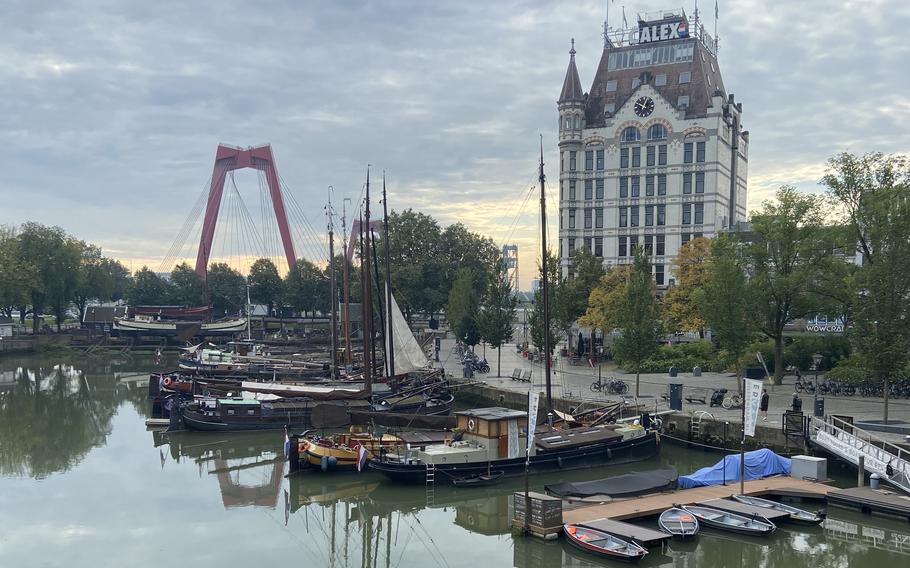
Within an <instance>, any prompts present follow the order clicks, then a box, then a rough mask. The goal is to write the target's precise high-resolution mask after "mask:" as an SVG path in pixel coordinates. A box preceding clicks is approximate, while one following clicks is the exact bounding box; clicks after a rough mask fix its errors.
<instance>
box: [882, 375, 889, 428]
mask: <svg viewBox="0 0 910 568" xmlns="http://www.w3.org/2000/svg"><path fill="white" fill-rule="evenodd" d="M882 384H883V386H884V387H885V388H884V401H885V408H884V410H885V412H884V415H883V416H882V421H883V422H884V423H885V424H887V423H888V378H887V377H885V379H884V381H882Z"/></svg>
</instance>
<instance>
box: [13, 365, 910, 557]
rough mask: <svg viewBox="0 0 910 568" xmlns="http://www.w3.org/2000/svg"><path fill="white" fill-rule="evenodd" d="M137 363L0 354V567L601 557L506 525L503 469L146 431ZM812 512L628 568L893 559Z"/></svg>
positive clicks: (896, 533) (279, 436)
mask: <svg viewBox="0 0 910 568" xmlns="http://www.w3.org/2000/svg"><path fill="white" fill-rule="evenodd" d="M153 367H154V364H153V361H152V357H151V356H150V355H147V354H142V355H135V356H109V355H104V356H94V357H89V356H83V355H73V354H69V353H61V354H57V355H42V356H30V357H19V358H4V359H0V567H32V566H35V567H55V566H66V567H67V568H83V567H98V566H131V567H146V566H167V565H174V566H193V567H194V568H201V567H208V566H213V567H214V566H218V567H233V566H237V567H241V566H242V567H257V566H332V567H336V566H337V567H347V566H351V567H373V566H375V567H386V568H392V567H407V566H415V567H416V566H420V567H421V568H428V567H435V566H439V567H445V568H458V567H472V568H477V567H481V566H483V567H487V566H517V567H528V568H531V567H543V566H546V567H552V566H603V565H611V564H610V562H608V561H602V560H600V559H597V558H592V557H589V556H586V555H585V554H583V553H581V552H576V551H575V550H574V549H572V548H570V547H569V546H567V545H566V544H565V543H564V542H562V541H561V540H560V541H555V542H544V541H541V540H538V539H536V538H531V537H523V536H513V535H512V533H511V532H510V520H511V517H512V515H511V494H512V493H513V492H514V491H517V490H521V489H523V486H524V485H523V482H522V481H521V480H509V481H505V482H503V483H502V484H500V485H497V486H493V487H486V488H473V489H470V488H469V489H454V488H437V489H435V490H432V491H427V490H426V489H425V488H424V487H405V486H395V485H391V484H389V483H388V482H387V481H386V480H385V479H384V478H383V477H382V476H380V475H377V474H375V473H372V472H364V473H343V474H323V473H320V472H305V473H302V474H298V475H294V476H292V477H285V476H286V474H287V470H288V468H287V464H286V463H285V461H284V459H283V443H284V434H283V432H267V433H254V434H223V433H212V434H197V433H175V434H162V433H157V432H151V431H148V430H147V429H146V427H145V419H146V418H147V416H148V401H147V400H146V382H145V380H147V378H148V372H149V371H150V370H152V369H153ZM718 459H719V455H718V454H715V453H706V452H703V451H700V450H688V449H685V448H683V447H680V446H674V445H669V444H664V446H663V448H662V449H661V455H660V457H659V458H656V459H654V460H652V461H650V462H645V463H638V464H633V465H627V466H617V467H613V468H603V469H598V470H590V471H583V472H568V473H565V474H553V475H547V476H538V477H533V478H532V479H531V489H532V490H538V491H540V490H542V488H543V485H544V484H546V483H556V482H559V481H569V480H571V481H580V480H585V479H594V478H598V477H606V476H610V475H617V474H620V473H625V472H628V471H633V470H641V469H653V468H658V467H668V466H672V467H675V468H676V469H677V470H678V471H679V472H680V473H689V472H691V471H693V470H695V469H697V468H699V467H702V466H705V465H709V464H713V463H715V462H716V461H717V460H718ZM829 472H835V473H836V474H837V480H838V482H839V483H841V484H843V485H847V484H849V480H850V479H851V478H852V476H853V474H852V473H851V472H850V471H849V470H846V469H843V470H842V471H841V468H840V467H839V466H838V465H837V464H831V465H830V466H829ZM838 472H840V473H838ZM829 513H830V514H829V518H828V519H827V520H826V521H825V523H824V524H823V525H822V526H820V527H801V526H795V525H781V526H780V527H779V528H778V530H777V531H776V532H775V533H774V534H773V535H772V536H771V537H770V538H764V539H757V538H749V537H742V536H730V535H725V534H723V533H716V532H708V531H705V532H703V533H702V534H701V535H700V536H699V538H698V539H697V540H695V541H693V542H688V543H684V544H678V543H675V542H673V543H670V544H669V545H668V546H666V547H664V548H663V549H660V550H658V549H655V550H653V551H652V553H651V554H650V555H649V556H648V557H647V558H646V559H645V560H644V561H643V562H642V564H641V565H643V566H674V567H682V566H687V567H688V566H692V567H694V566H706V567H708V566H712V567H713V566H717V567H720V566H730V567H742V566H750V567H768V568H797V567H801V566H806V567H808V566H811V567H813V568H815V567H820V566H824V567H833V566H850V567H853V568H857V567H858V568H862V567H872V566H875V567H878V568H880V567H884V566H900V565H906V564H907V563H908V562H910V525H908V523H906V522H905V521H904V522H901V521H896V520H886V519H881V518H875V517H868V516H863V515H860V514H856V513H850V512H846V511H841V510H838V509H831V510H830V511H829ZM641 523H642V524H643V525H645V526H650V527H652V528H656V526H657V525H656V520H654V519H646V520H642V521H641ZM617 565H618V564H617Z"/></svg>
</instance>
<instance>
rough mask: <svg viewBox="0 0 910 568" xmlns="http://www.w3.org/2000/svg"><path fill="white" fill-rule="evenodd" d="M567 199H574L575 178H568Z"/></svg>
mask: <svg viewBox="0 0 910 568" xmlns="http://www.w3.org/2000/svg"><path fill="white" fill-rule="evenodd" d="M569 201H575V180H574V179H570V180H569Z"/></svg>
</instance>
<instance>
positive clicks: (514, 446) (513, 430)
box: [508, 418, 518, 459]
mask: <svg viewBox="0 0 910 568" xmlns="http://www.w3.org/2000/svg"><path fill="white" fill-rule="evenodd" d="M508 432H509V439H508V442H509V459H512V458H517V457H518V419H517V418H513V419H512V420H509V428H508Z"/></svg>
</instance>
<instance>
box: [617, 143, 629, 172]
mask: <svg viewBox="0 0 910 568" xmlns="http://www.w3.org/2000/svg"><path fill="white" fill-rule="evenodd" d="M619 167H620V168H628V167H629V149H628V148H621V149H620V150H619Z"/></svg>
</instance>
